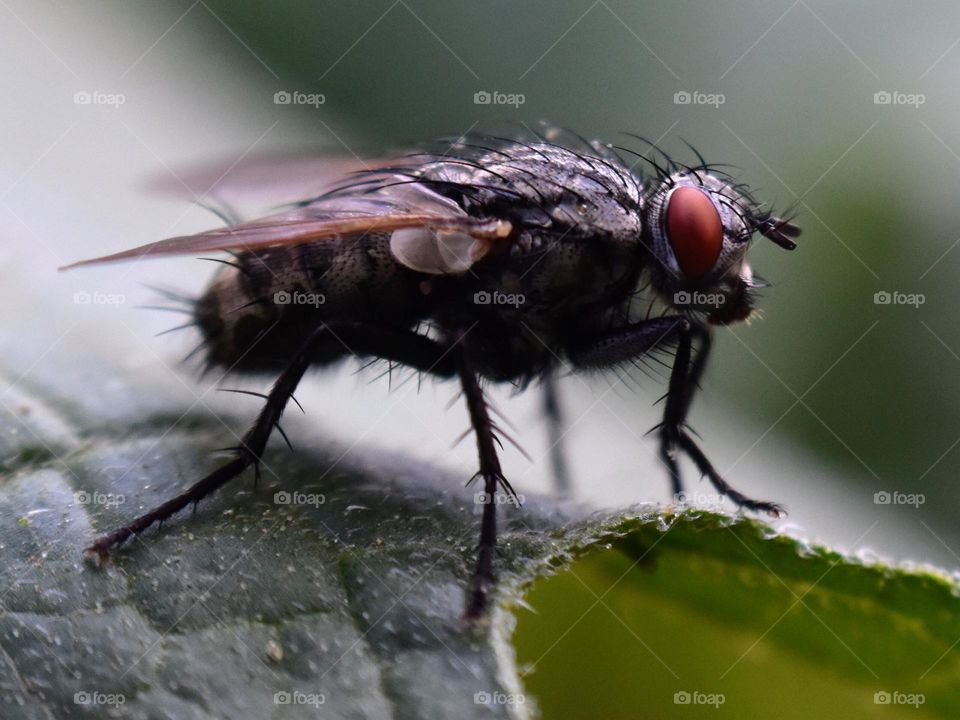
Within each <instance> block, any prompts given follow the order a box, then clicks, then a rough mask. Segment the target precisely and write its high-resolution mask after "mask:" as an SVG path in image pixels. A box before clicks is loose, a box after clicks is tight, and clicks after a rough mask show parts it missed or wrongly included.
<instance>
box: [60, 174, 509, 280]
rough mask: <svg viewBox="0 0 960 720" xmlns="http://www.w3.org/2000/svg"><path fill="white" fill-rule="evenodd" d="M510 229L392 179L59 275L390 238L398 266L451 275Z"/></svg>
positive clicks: (80, 264) (123, 253)
mask: <svg viewBox="0 0 960 720" xmlns="http://www.w3.org/2000/svg"><path fill="white" fill-rule="evenodd" d="M511 230H512V228H511V225H510V223H509V222H506V221H502V220H485V219H482V218H474V217H471V216H470V215H468V214H467V213H466V212H464V211H463V209H462V208H461V207H460V206H459V205H457V203H455V202H454V201H452V200H450V199H448V198H445V197H443V196H441V195H439V194H437V193H435V192H433V191H432V190H430V189H428V188H427V187H425V186H424V185H421V184H419V183H417V182H412V181H410V180H409V179H408V178H397V180H396V182H395V183H382V184H380V185H379V187H377V188H375V190H374V191H369V190H368V191H366V192H362V193H358V194H350V193H349V192H344V191H337V192H333V193H330V194H328V195H325V196H322V197H320V198H318V199H317V200H314V201H312V202H310V203H308V204H305V205H303V206H301V207H298V208H295V209H293V210H288V211H286V212H282V213H278V214H276V215H270V216H268V217H265V218H261V219H260V220H255V221H253V222H246V223H239V224H236V225H228V226H227V227H224V228H219V229H216V230H209V231H207V232H202V233H197V234H196V235H184V236H180V237H173V238H167V239H166V240H160V241H158V242H154V243H149V244H147V245H142V246H140V247H137V248H132V249H129V250H123V251H121V252H118V253H114V254H112V255H105V256H103V257H98V258H92V259H89V260H81V261H80V262H76V263H73V264H71V265H67V266H66V267H64V268H61V269H62V270H68V269H71V268H76V267H83V266H85V265H95V264H101V263H109V262H116V261H120V260H133V259H141V258H148V257H149V258H152V257H160V256H165V255H185V254H194V253H209V252H216V251H221V250H236V251H241V252H242V251H258V250H264V249H266V248H270V247H276V246H289V245H298V244H301V243H310V242H318V241H323V240H333V239H338V238H344V237H349V236H360V235H364V234H367V233H371V232H390V233H392V235H391V241H390V249H391V252H392V253H393V255H394V257H395V259H396V260H397V261H398V262H400V263H401V264H403V265H405V266H407V267H409V268H411V269H413V270H418V271H420V272H426V273H432V274H456V273H461V272H465V271H466V270H467V269H468V268H469V267H470V266H471V265H473V264H474V263H475V262H477V261H478V260H479V259H481V258H482V257H484V256H485V255H487V254H488V253H489V252H490V250H491V249H492V248H493V245H494V244H495V242H496V241H498V240H502V239H503V238H506V237H508V236H509V235H510V232H511Z"/></svg>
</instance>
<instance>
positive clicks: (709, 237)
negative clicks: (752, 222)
mask: <svg viewBox="0 0 960 720" xmlns="http://www.w3.org/2000/svg"><path fill="white" fill-rule="evenodd" d="M667 238H668V239H669V240H670V245H671V246H672V247H673V254H674V255H675V256H676V258H677V262H678V263H680V269H681V270H683V274H684V275H686V276H687V277H689V278H697V277H700V276H701V275H704V274H706V273H707V272H709V271H710V269H711V268H712V267H713V266H714V263H716V262H717V258H718V257H720V251H721V250H722V249H723V222H722V221H721V220H720V213H718V212H717V209H716V208H715V207H714V206H713V202H712V201H711V200H710V198H709V197H707V195H706V194H705V193H703V192H701V191H700V190H698V189H697V188H693V187H682V188H677V189H676V190H674V191H673V193H672V194H671V195H670V199H669V201H668V204H667Z"/></svg>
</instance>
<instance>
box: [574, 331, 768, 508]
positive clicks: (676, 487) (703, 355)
mask: <svg viewBox="0 0 960 720" xmlns="http://www.w3.org/2000/svg"><path fill="white" fill-rule="evenodd" d="M694 339H696V340H698V341H699V343H700V351H699V352H698V353H697V354H696V357H695V358H694V357H693V342H694ZM670 346H676V352H675V355H674V362H673V369H672V370H671V372H670V383H669V386H668V389H667V404H666V408H665V410H664V414H663V422H662V423H661V424H660V426H659V428H660V458H661V459H662V460H663V463H664V465H666V466H667V470H668V471H669V473H670V481H671V484H672V487H673V492H674V496H675V497H676V496H679V495H680V494H681V493H682V492H683V483H682V480H681V478H680V468H679V464H678V462H677V460H678V454H679V451H683V452H685V453H686V454H687V456H688V457H689V458H690V459H691V460H693V462H694V464H695V465H696V466H697V468H698V469H699V470H700V473H701V474H702V475H706V476H707V478H708V479H709V480H710V483H711V484H712V485H713V487H714V488H716V490H717V492H719V493H720V494H722V495H726V496H727V497H729V498H730V499H731V500H732V501H733V502H735V503H736V504H737V505H739V506H741V507H745V508H747V509H749V510H755V511H760V512H767V513H769V514H770V515H774V516H779V515H781V514H782V512H783V511H782V509H781V508H780V506H778V505H776V504H775V503H771V502H766V501H762V500H752V499H751V498H749V497H747V496H746V495H744V494H743V493H741V492H739V491H737V490H735V489H734V488H732V487H731V486H730V485H729V483H727V481H726V480H724V479H723V477H721V475H720V473H718V472H717V470H716V469H715V468H714V467H713V465H712V464H711V463H710V461H709V460H707V457H706V455H704V454H703V451H702V450H701V449H700V448H699V447H698V446H697V444H696V442H694V440H693V438H692V437H691V436H690V433H689V432H688V431H687V429H686V425H685V423H686V419H687V413H688V412H689V410H690V405H691V403H692V401H693V395H694V393H695V392H696V390H697V389H698V383H699V381H700V378H701V376H702V375H703V370H704V368H705V367H706V363H707V357H708V356H709V352H710V330H709V328H708V327H707V326H706V325H704V324H702V323H700V322H697V321H694V320H690V319H688V318H686V317H682V316H679V315H672V316H666V317H662V318H656V319H653V320H644V321H642V322H638V323H633V324H631V325H628V326H626V327H624V328H620V329H617V330H613V331H609V332H606V333H604V334H603V335H601V336H598V337H596V338H593V339H590V340H585V341H583V342H581V343H578V344H576V345H575V346H573V347H571V348H569V349H568V355H569V357H570V360H571V362H572V363H573V364H574V365H576V366H579V367H586V368H589V367H594V368H603V367H609V366H611V365H617V364H619V363H623V362H629V361H633V360H636V359H637V358H639V357H641V356H643V355H644V354H646V353H649V352H651V351H653V350H656V349H662V348H667V347H670Z"/></svg>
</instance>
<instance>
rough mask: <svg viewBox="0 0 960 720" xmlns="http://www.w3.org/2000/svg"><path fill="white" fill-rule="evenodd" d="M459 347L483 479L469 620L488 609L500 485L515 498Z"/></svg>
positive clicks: (470, 365)
mask: <svg viewBox="0 0 960 720" xmlns="http://www.w3.org/2000/svg"><path fill="white" fill-rule="evenodd" d="M462 338H463V334H460V335H459V336H458V338H456V339H457V340H458V347H457V373H458V374H459V376H460V385H461V387H462V388H463V396H464V398H465V399H466V402H467V411H468V412H469V414H470V424H471V426H472V427H473V432H474V434H475V435H476V437H477V451H478V453H479V456H480V470H479V471H478V472H477V474H476V475H474V477H475V478H476V477H479V478H482V480H483V495H482V499H483V516H482V518H481V520H480V544H479V546H478V550H477V566H476V570H475V571H474V574H473V578H471V580H470V585H469V587H468V588H467V608H466V612H465V616H466V617H467V618H468V619H476V618H479V617H482V616H483V614H484V612H485V610H486V608H487V598H488V595H489V592H490V589H491V588H492V587H493V585H494V582H495V578H494V574H493V555H494V550H495V548H496V544H497V506H496V494H497V486H498V485H500V486H502V487H503V488H504V490H506V491H507V492H508V493H510V494H511V495H514V497H515V496H516V495H515V493H514V492H513V488H512V487H510V483H508V482H507V480H506V478H505V477H504V476H503V472H502V471H501V469H500V458H499V457H498V456H497V448H496V443H497V442H498V441H497V438H496V436H495V435H494V431H495V429H496V426H495V425H494V423H493V422H492V421H491V420H490V413H489V412H488V410H487V401H486V399H485V398H484V396H483V388H481V387H480V382H479V381H478V379H477V373H476V371H475V370H474V368H473V363H471V362H470V357H469V355H468V353H467V350H466V348H464V347H463V344H462V343H460V342H459V340H462Z"/></svg>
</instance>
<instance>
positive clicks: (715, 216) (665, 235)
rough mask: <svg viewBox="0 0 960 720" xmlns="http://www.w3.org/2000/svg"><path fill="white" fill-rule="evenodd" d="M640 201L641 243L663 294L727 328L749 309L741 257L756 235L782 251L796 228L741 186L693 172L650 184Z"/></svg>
mask: <svg viewBox="0 0 960 720" xmlns="http://www.w3.org/2000/svg"><path fill="white" fill-rule="evenodd" d="M648 188H649V189H648V191H647V194H646V197H645V198H644V203H643V228H644V229H643V243H644V246H645V247H646V249H647V251H648V252H649V253H650V254H651V255H652V256H653V262H652V272H653V283H654V287H655V288H656V290H657V292H658V293H659V294H660V296H661V297H662V298H663V299H664V300H665V301H666V302H667V303H668V304H670V305H671V306H673V307H675V308H677V309H678V310H681V311H684V312H697V313H704V314H705V315H706V316H707V320H708V322H710V323H711V324H714V325H727V324H730V323H733V322H737V321H739V320H745V319H746V318H748V317H749V316H750V313H751V312H752V310H753V305H752V301H751V290H752V289H753V288H756V287H761V286H762V282H759V281H757V280H756V279H755V278H754V277H753V272H752V271H751V269H750V265H749V264H748V263H747V259H746V255H747V249H748V248H749V246H750V242H751V240H752V239H753V237H754V235H755V234H756V233H759V234H760V235H762V236H763V237H766V238H767V239H769V240H772V241H773V242H775V243H776V244H777V245H779V246H780V247H782V248H785V249H787V250H793V248H795V247H796V243H795V242H794V241H793V239H792V238H794V237H796V236H797V235H799V234H800V229H799V228H798V227H797V226H796V225H793V224H792V223H790V221H789V220H785V219H782V218H779V217H775V216H774V215H773V214H772V213H770V212H768V211H764V210H763V209H762V208H761V206H760V205H759V204H758V203H757V202H756V201H755V200H754V198H753V197H752V196H751V195H750V193H749V191H748V190H747V189H746V188H745V187H744V186H742V185H737V184H735V183H734V182H733V181H732V180H731V179H729V178H727V177H725V176H723V175H720V174H717V173H714V172H711V171H709V170H707V169H700V168H693V169H686V170H683V171H678V172H673V173H671V174H669V175H663V176H661V177H658V178H656V179H653V180H651V181H650V185H649V186H648Z"/></svg>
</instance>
